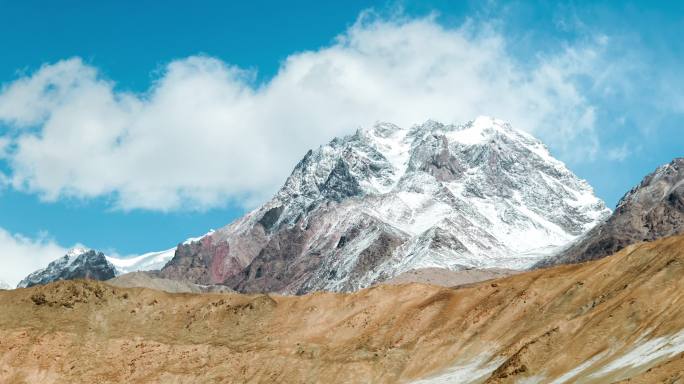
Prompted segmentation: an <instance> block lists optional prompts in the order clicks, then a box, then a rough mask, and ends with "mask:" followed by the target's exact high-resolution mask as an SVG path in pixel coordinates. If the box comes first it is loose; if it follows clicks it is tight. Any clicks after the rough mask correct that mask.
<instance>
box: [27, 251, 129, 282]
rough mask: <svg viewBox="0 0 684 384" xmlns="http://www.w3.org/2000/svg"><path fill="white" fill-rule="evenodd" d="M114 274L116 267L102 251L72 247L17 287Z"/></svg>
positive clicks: (109, 277) (107, 276)
mask: <svg viewBox="0 0 684 384" xmlns="http://www.w3.org/2000/svg"><path fill="white" fill-rule="evenodd" d="M115 275H116V269H115V268H114V266H113V265H112V264H111V263H110V262H109V261H107V259H106V258H105V255H104V254H103V253H102V252H96V251H94V250H92V249H85V248H73V249H71V250H69V252H67V254H66V255H64V256H62V257H60V258H59V259H57V260H55V261H53V262H51V263H50V264H48V265H47V267H45V268H44V269H39V270H37V271H35V272H33V273H31V274H30V275H28V276H27V277H26V278H24V279H23V280H22V281H21V282H19V285H18V287H19V288H27V287H31V286H34V285H38V284H47V283H50V282H53V281H57V280H73V279H94V280H108V279H111V278H113V277H114V276H115Z"/></svg>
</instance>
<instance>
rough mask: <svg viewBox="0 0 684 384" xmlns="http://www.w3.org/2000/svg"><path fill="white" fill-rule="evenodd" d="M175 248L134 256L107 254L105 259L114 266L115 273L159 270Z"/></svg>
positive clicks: (171, 256)
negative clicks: (124, 256)
mask: <svg viewBox="0 0 684 384" xmlns="http://www.w3.org/2000/svg"><path fill="white" fill-rule="evenodd" d="M175 252H176V248H171V249H167V250H166V251H161V252H149V253H145V254H142V255H140V256H134V257H126V258H123V257H111V256H107V261H109V262H110V263H112V265H114V267H115V268H116V272H117V275H123V274H125V273H129V272H139V271H153V270H159V269H162V268H163V267H164V265H166V263H168V261H169V260H171V259H172V258H173V254H174V253H175Z"/></svg>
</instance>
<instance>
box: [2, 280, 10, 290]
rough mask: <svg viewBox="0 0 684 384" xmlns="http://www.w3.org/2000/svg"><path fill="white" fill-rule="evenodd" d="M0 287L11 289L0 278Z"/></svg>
mask: <svg viewBox="0 0 684 384" xmlns="http://www.w3.org/2000/svg"><path fill="white" fill-rule="evenodd" d="M0 289H12V286H11V285H9V284H7V283H6V282H5V281H3V280H0Z"/></svg>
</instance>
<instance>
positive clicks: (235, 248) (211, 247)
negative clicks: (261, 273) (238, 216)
mask: <svg viewBox="0 0 684 384" xmlns="http://www.w3.org/2000/svg"><path fill="white" fill-rule="evenodd" d="M239 224H240V223H239V222H238V223H236V225H234V226H230V227H228V228H226V229H222V230H219V231H216V232H213V233H211V234H209V235H207V236H204V237H202V238H201V239H200V240H198V241H192V242H186V243H182V244H179V245H178V248H177V249H176V254H175V255H174V257H173V259H171V261H169V263H168V264H167V265H166V266H165V267H164V268H163V269H162V270H161V273H160V275H161V277H163V278H167V279H173V280H183V281H190V282H193V283H196V284H222V283H223V282H224V281H226V279H228V278H230V277H232V276H234V275H235V274H237V273H239V272H241V271H242V270H243V269H244V268H245V267H246V266H247V264H249V262H250V261H251V260H252V259H253V258H254V255H255V254H256V252H258V250H260V249H261V247H262V246H263V243H265V241H266V239H265V232H264V229H263V225H260V224H258V225H254V226H252V227H249V228H248V230H246V231H239V230H237V231H236V230H235V229H234V227H236V226H238V225H239Z"/></svg>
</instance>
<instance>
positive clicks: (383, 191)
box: [162, 117, 610, 293]
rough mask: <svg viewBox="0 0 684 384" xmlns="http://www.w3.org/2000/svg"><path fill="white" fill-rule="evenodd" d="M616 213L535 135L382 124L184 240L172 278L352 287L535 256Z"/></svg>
mask: <svg viewBox="0 0 684 384" xmlns="http://www.w3.org/2000/svg"><path fill="white" fill-rule="evenodd" d="M609 214H610V211H609V210H608V209H607V208H606V207H605V205H604V203H603V202H602V201H601V200H600V199H598V198H597V197H596V196H594V194H593V191H592V189H591V187H590V186H589V185H588V184H587V183H586V182H585V181H584V180H581V179H579V178H577V177H576V176H575V175H574V174H572V172H570V171H569V170H568V169H567V168H566V167H565V165H564V164H563V163H562V162H560V161H558V160H556V159H554V158H553V157H552V156H551V155H550V154H549V152H548V150H547V148H546V147H545V146H544V145H543V144H542V143H541V142H540V141H539V140H537V139H535V138H534V137H532V136H530V135H529V134H527V133H524V132H521V131H517V130H515V129H513V128H512V127H511V126H510V125H509V124H507V123H505V122H503V121H500V120H496V119H492V118H489V117H479V118H477V119H476V120H474V121H471V122H469V123H467V124H464V125H444V124H441V123H438V122H435V121H428V122H426V123H424V124H421V125H416V126H413V127H410V128H402V127H398V126H396V125H393V124H390V123H378V124H376V125H375V126H373V127H371V128H368V129H362V130H359V131H357V132H356V134H354V135H351V136H347V137H344V138H336V139H334V140H333V141H331V142H330V143H329V144H328V145H325V146H322V147H320V148H319V149H317V150H315V151H309V152H308V153H307V154H306V156H305V157H304V158H303V159H302V160H301V161H300V163H299V164H297V166H296V167H295V169H294V171H293V172H292V174H291V175H290V177H289V178H288V179H287V180H286V181H285V184H284V185H283V187H282V188H281V189H280V190H279V191H278V192H277V194H276V195H275V196H274V197H273V199H272V200H271V201H269V202H267V203H266V204H264V206H262V207H261V208H259V209H257V210H255V211H253V212H251V213H249V214H248V215H246V216H244V217H243V218H241V219H239V220H237V221H236V222H234V223H232V224H230V225H229V226H227V227H225V228H222V229H220V230H218V231H215V232H212V233H211V234H209V235H207V236H205V237H203V238H201V239H198V240H197V241H193V242H191V243H189V244H181V245H180V246H179V248H178V251H177V253H176V257H174V259H172V260H171V261H170V262H169V264H168V265H167V266H166V267H165V268H164V269H163V270H162V274H163V275H164V276H166V277H169V278H176V279H188V280H191V281H195V282H198V283H203V284H207V283H226V284H228V285H230V286H231V287H233V288H235V289H238V290H241V291H279V292H285V293H305V292H309V291H313V290H319V289H326V290H336V291H346V290H354V289H358V288H361V287H365V286H368V285H370V284H372V283H374V282H378V281H382V280H385V279H389V278H391V277H394V276H396V275H398V274H401V273H402V272H405V271H408V270H411V269H416V268H430V267H438V268H448V269H452V270H459V269H468V268H494V267H496V268H512V269H522V268H526V267H529V266H530V265H532V264H533V263H534V262H535V261H537V260H539V259H540V258H542V257H544V256H545V255H548V254H550V253H552V252H554V251H555V250H557V249H558V248H559V247H561V246H563V245H565V244H567V243H568V242H570V241H572V240H573V239H575V238H577V237H578V236H580V235H582V234H583V233H585V232H586V231H587V230H589V229H591V228H592V227H593V226H594V225H596V224H597V223H598V222H600V221H602V220H603V219H605V217H607V216H608V215H609Z"/></svg>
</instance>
